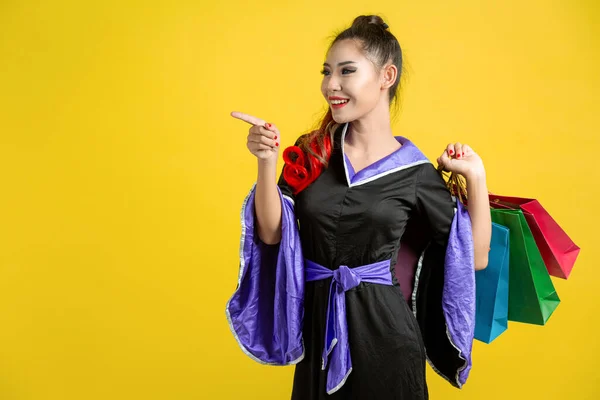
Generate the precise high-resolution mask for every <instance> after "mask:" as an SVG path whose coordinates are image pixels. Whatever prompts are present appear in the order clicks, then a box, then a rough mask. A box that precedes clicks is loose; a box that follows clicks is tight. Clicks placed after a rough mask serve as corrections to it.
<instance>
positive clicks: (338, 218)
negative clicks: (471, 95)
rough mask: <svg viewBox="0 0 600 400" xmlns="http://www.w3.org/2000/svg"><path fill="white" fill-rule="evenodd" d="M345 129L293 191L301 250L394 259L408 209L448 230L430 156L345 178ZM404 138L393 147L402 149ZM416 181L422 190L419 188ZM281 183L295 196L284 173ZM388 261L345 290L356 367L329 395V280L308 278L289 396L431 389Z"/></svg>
mask: <svg viewBox="0 0 600 400" xmlns="http://www.w3.org/2000/svg"><path fill="white" fill-rule="evenodd" d="M343 136H344V131H343V130H342V129H339V130H338V131H337V132H336V135H335V136H334V148H333V151H332V154H331V158H330V162H329V166H328V168H327V169H326V170H325V171H324V172H323V173H322V174H321V176H320V177H319V178H318V179H317V180H316V181H315V182H314V183H313V184H311V185H310V186H309V187H308V188H306V189H305V190H303V191H302V192H301V193H300V194H299V195H298V196H297V197H296V198H295V204H296V215H297V217H298V220H299V226H300V239H301V242H302V250H303V253H304V257H305V258H306V259H309V260H311V261H314V262H316V263H318V264H320V265H323V266H325V267H327V268H330V269H336V268H337V267H338V266H340V265H347V266H348V267H350V268H352V267H357V266H361V265H366V264H370V263H374V262H377V261H384V260H390V259H391V260H394V261H395V260H396V259H397V255H398V250H399V247H400V239H401V238H402V236H403V234H404V232H405V229H406V226H407V223H408V221H409V220H410V219H411V218H419V219H420V220H421V223H423V224H428V225H429V229H430V231H432V232H435V233H436V236H437V238H438V239H440V240H441V241H443V240H444V238H445V237H447V236H448V232H449V228H450V223H451V221H452V217H453V214H454V208H453V207H454V205H453V202H452V200H451V197H450V195H449V193H448V191H447V190H446V188H445V186H444V184H443V181H442V180H441V179H440V176H439V174H438V173H437V172H436V171H435V169H434V167H433V166H432V164H430V163H424V164H420V165H418V166H414V167H412V168H403V169H400V170H398V171H395V172H391V173H390V171H389V170H385V169H384V170H383V171H381V173H380V174H378V175H375V176H374V178H375V179H372V180H370V181H368V182H366V183H362V184H357V185H356V186H349V183H348V180H349V179H350V180H351V178H352V175H354V174H353V173H352V172H353V171H352V167H351V165H350V164H349V160H348V159H347V157H345V156H344V154H343V149H342V147H343V146H342V142H343ZM405 146H407V145H403V146H402V147H401V148H400V149H398V150H397V153H400V152H403V151H406V149H405ZM392 156H393V155H392ZM388 158H390V157H388ZM382 161H385V160H382ZM367 168H369V167H367ZM392 169H393V168H392ZM359 172H360V171H359ZM371 178H373V177H371ZM423 181H425V183H423ZM358 182H359V183H360V181H358ZM421 185H423V189H425V190H426V191H427V192H425V193H424V192H423V191H419V188H420V186H421ZM436 186H437V187H436ZM280 188H281V191H282V192H283V193H284V194H287V195H289V196H292V193H291V191H290V189H289V187H287V185H286V184H285V181H284V180H283V178H281V179H280ZM432 192H433V193H432ZM423 202H426V203H427V204H423ZM424 210H429V211H430V212H431V211H432V210H435V215H429V217H433V218H434V219H431V218H429V219H428V218H427V215H424ZM405 267H407V268H409V267H412V266H405ZM391 268H392V271H391V272H392V276H394V283H395V284H394V285H393V286H386V285H376V284H370V283H365V282H363V283H361V284H360V285H359V286H358V287H356V288H354V289H351V290H349V291H348V292H346V310H347V317H346V318H347V321H348V331H349V343H350V352H351V356H352V364H353V370H352V372H351V373H350V375H349V376H348V379H347V381H346V383H345V384H344V385H343V386H342V387H341V388H340V389H339V390H338V391H337V392H335V393H333V394H332V395H328V394H326V390H325V382H326V380H327V371H324V370H322V368H321V365H322V362H321V355H322V351H323V346H324V332H325V325H326V311H327V304H328V295H329V288H330V279H328V280H321V281H317V282H307V283H306V293H305V314H304V330H303V333H304V343H305V346H306V350H305V351H306V353H305V358H304V360H302V361H301V362H300V363H299V364H298V365H297V366H296V371H295V375H294V387H293V394H292V399H294V400H308V399H314V400H317V399H323V400H325V399H330V400H337V399H402V400H422V399H427V398H428V395H427V384H426V381H425V363H426V357H425V349H424V345H423V341H422V339H421V333H420V330H419V327H418V324H417V321H416V319H415V316H414V314H413V312H412V309H411V307H410V306H409V304H407V302H406V300H405V299H406V298H407V297H408V296H403V293H402V290H405V291H409V290H411V288H400V286H399V285H398V282H397V280H396V279H395V276H396V274H395V273H394V272H395V271H394V270H393V269H395V268H402V266H396V265H395V262H394V263H392V267H391ZM405 294H406V293H405Z"/></svg>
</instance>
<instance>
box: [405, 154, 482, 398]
mask: <svg viewBox="0 0 600 400" xmlns="http://www.w3.org/2000/svg"><path fill="white" fill-rule="evenodd" d="M416 202H417V209H418V213H419V216H420V217H421V218H422V220H423V222H424V226H426V227H427V229H428V230H429V234H430V238H431V240H430V241H429V243H428V244H427V247H426V248H425V250H424V251H423V252H422V254H421V257H420V259H419V262H418V265H417V271H416V274H415V275H416V276H415V285H414V291H413V311H414V312H415V315H416V317H417V320H418V322H419V326H420V327H421V330H422V334H423V339H424V342H425V347H426V350H427V356H428V361H429V362H430V364H431V366H432V368H433V369H434V370H435V371H436V372H437V373H438V374H439V375H441V376H442V377H444V378H445V379H447V380H448V381H449V382H450V383H451V384H452V385H454V386H456V387H459V388H460V387H462V385H464V384H465V382H466V381H467V378H468V376H469V372H470V370H471V365H472V363H471V351H472V347H473V338H474V334H475V262H474V250H473V235H472V229H471V219H470V216H469V214H468V211H467V209H466V208H465V207H463V205H462V204H461V203H460V202H458V201H456V200H455V199H453V198H452V197H451V196H450V193H449V191H448V189H447V188H446V186H445V183H444V180H443V179H442V177H441V176H440V175H439V173H438V172H437V171H436V170H435V168H434V167H433V165H430V164H429V165H426V166H424V167H423V169H422V171H421V174H420V177H419V179H418V181H417V188H416Z"/></svg>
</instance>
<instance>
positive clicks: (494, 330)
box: [475, 223, 510, 343]
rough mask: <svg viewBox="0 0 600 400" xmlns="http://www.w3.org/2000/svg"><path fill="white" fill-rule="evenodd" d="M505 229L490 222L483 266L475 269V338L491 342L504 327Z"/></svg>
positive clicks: (507, 233)
mask: <svg viewBox="0 0 600 400" xmlns="http://www.w3.org/2000/svg"><path fill="white" fill-rule="evenodd" d="M509 240H510V239H509V229H508V228H506V227H504V226H502V225H498V224H495V223H492V241H491V246H490V252H489V257H488V265H487V267H486V268H485V269H483V270H480V271H476V272H475V283H476V303H475V339H477V340H479V341H481V342H484V343H491V342H492V341H493V340H494V339H496V338H497V337H498V336H500V334H502V332H504V331H505V330H506V329H507V328H508V290H509V288H508V281H509V243H510V241H509Z"/></svg>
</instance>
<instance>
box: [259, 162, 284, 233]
mask: <svg viewBox="0 0 600 400" xmlns="http://www.w3.org/2000/svg"><path fill="white" fill-rule="evenodd" d="M254 209H255V212H256V219H257V230H258V237H259V238H260V240H261V241H262V242H263V243H266V244H277V243H279V241H280V240H281V198H280V196H279V192H278V191H277V159H274V160H273V159H269V160H260V159H259V160H258V178H257V180H256V200H255V203H254Z"/></svg>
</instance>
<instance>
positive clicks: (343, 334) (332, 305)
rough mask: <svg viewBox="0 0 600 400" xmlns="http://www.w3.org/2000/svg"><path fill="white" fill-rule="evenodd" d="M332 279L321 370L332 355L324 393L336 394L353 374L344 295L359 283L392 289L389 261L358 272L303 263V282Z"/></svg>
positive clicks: (343, 267)
mask: <svg viewBox="0 0 600 400" xmlns="http://www.w3.org/2000/svg"><path fill="white" fill-rule="evenodd" d="M327 278H333V279H332V280H331V286H330V288H329V301H328V305H327V327H326V329H325V347H324V348H323V364H322V367H323V369H326V368H327V361H328V358H329V355H331V363H330V365H329V370H328V371H327V385H326V389H327V393H328V394H331V393H334V392H335V391H337V390H338V389H339V388H340V387H342V385H343V384H344V382H345V381H346V378H347V377H348V375H349V374H350V372H351V371H352V360H351V358H350V346H349V343H348V323H347V321H346V295H345V293H346V292H347V291H348V290H350V289H352V288H355V287H356V286H358V285H359V284H360V283H361V282H369V283H375V284H380V285H392V275H391V273H390V261H389V260H387V261H381V262H378V263H374V264H369V265H364V266H361V267H357V268H348V267H347V266H346V265H341V266H340V267H339V268H338V269H336V270H330V269H328V268H325V267H323V266H321V265H319V264H316V263H314V262H312V261H310V260H306V281H307V282H311V281H320V280H322V279H327Z"/></svg>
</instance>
